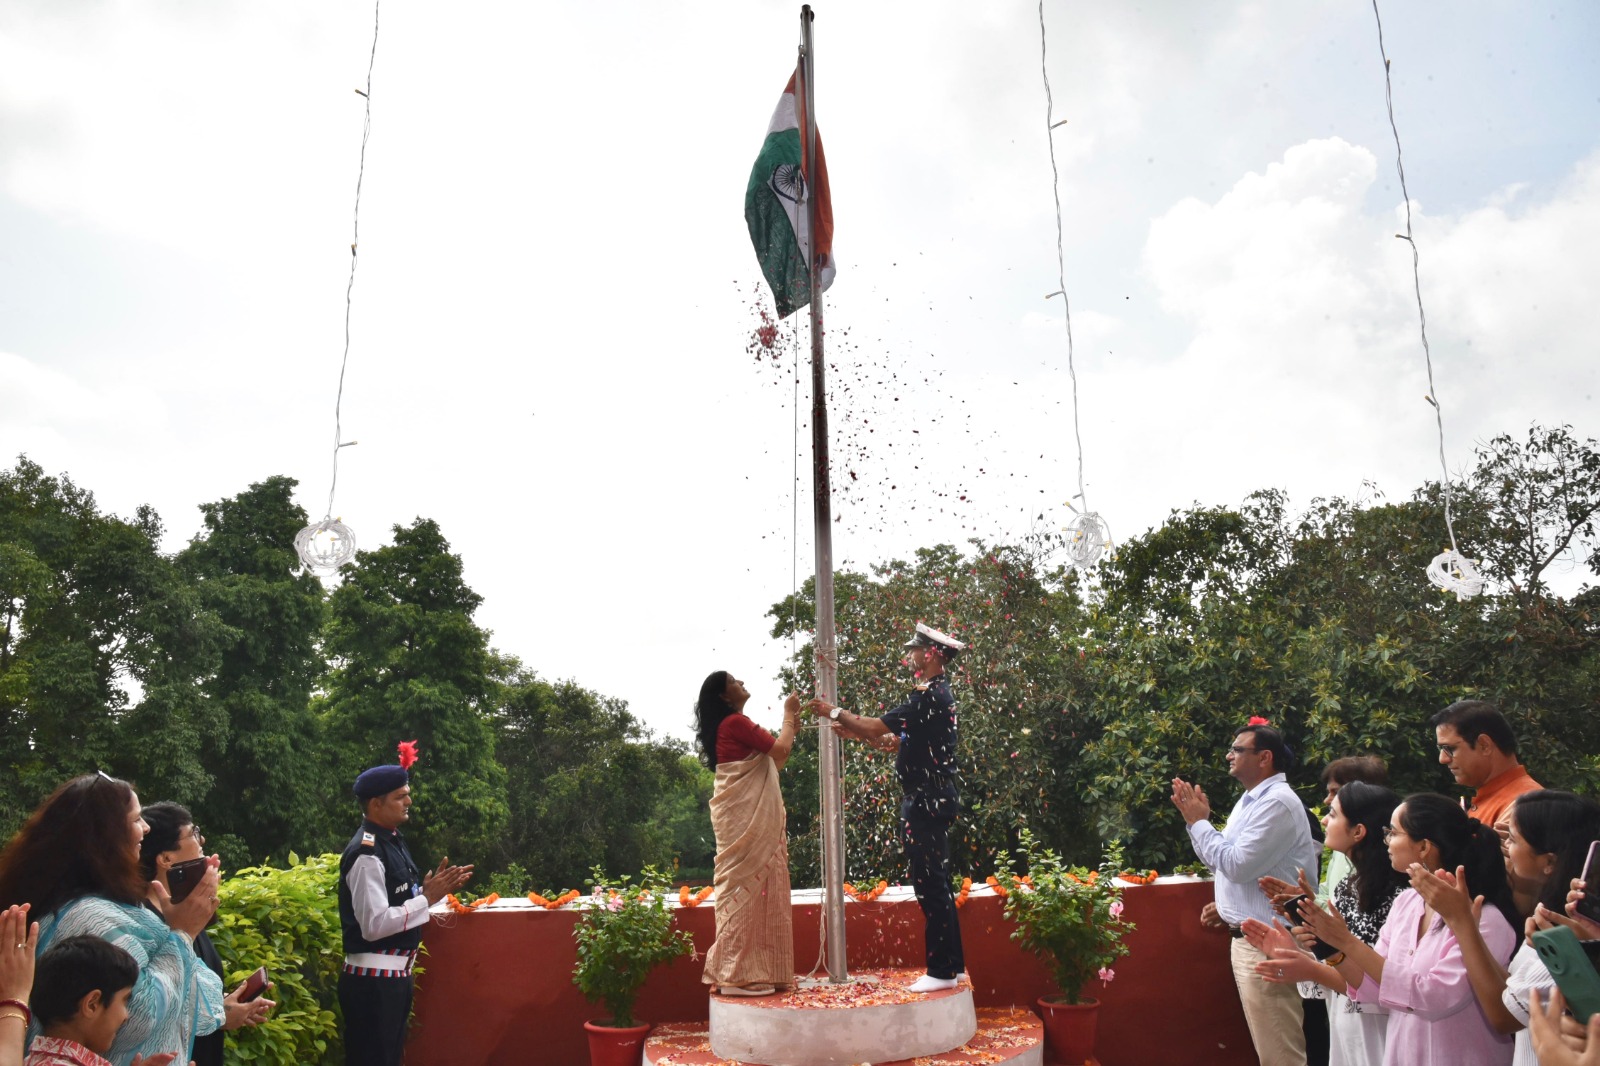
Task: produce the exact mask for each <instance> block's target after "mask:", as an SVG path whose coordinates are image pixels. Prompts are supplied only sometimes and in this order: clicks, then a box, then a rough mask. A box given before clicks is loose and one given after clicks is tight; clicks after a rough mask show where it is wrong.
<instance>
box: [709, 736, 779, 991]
mask: <svg viewBox="0 0 1600 1066" xmlns="http://www.w3.org/2000/svg"><path fill="white" fill-rule="evenodd" d="M785 822H786V819H785V816H784V810H783V794H782V793H781V792H779V790H778V765H777V764H776V763H774V762H773V761H772V759H771V757H770V756H767V755H764V754H762V753H761V752H755V753H754V754H751V755H749V756H748V757H746V758H743V759H740V760H739V761H738V762H732V763H728V762H724V763H718V764H717V786H716V791H715V792H713V793H712V795H711V827H712V829H713V830H714V831H715V832H716V835H717V864H716V874H715V879H714V882H713V883H714V884H715V886H716V893H715V896H714V897H713V906H714V908H715V910H716V915H717V940H716V943H714V944H713V945H712V946H711V950H710V951H708V952H706V969H705V974H704V975H703V976H702V977H701V980H702V981H703V982H704V983H705V984H708V985H718V986H721V985H752V984H759V983H768V984H775V985H792V984H793V983H794V933H793V929H792V926H791V924H790V918H789V845H788V842H787V840H786V839H785V837H784V828H785Z"/></svg>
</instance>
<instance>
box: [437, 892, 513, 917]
mask: <svg viewBox="0 0 1600 1066" xmlns="http://www.w3.org/2000/svg"><path fill="white" fill-rule="evenodd" d="M499 898H500V893H498V892H491V893H489V894H488V895H487V896H484V897H483V898H482V899H475V900H473V901H472V902H471V903H462V902H461V901H460V900H459V899H456V894H455V893H454V892H452V893H450V894H449V895H447V896H445V898H444V902H445V906H447V907H449V908H450V909H451V910H452V911H454V912H455V913H456V914H471V913H472V912H473V911H475V910H477V909H478V908H479V907H487V906H488V905H489V904H491V903H493V902H494V901H495V900H497V899H499Z"/></svg>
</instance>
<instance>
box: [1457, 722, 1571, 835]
mask: <svg viewBox="0 0 1600 1066" xmlns="http://www.w3.org/2000/svg"><path fill="white" fill-rule="evenodd" d="M1433 726H1434V736H1435V738H1436V739H1437V740H1438V742H1439V761H1440V762H1441V763H1443V764H1444V766H1445V768H1446V769H1448V770H1449V771H1450V774H1451V776H1452V777H1454V778H1455V779H1456V784H1458V785H1466V786H1467V787H1468V788H1471V789H1475V790H1476V791H1475V792H1474V793H1473V797H1472V806H1470V807H1468V808H1467V814H1468V815H1470V816H1471V817H1472V818H1474V819H1476V820H1477V821H1479V822H1482V823H1483V824H1484V825H1489V826H1493V827H1494V828H1495V829H1497V830H1499V832H1500V835H1501V836H1502V837H1504V836H1505V835H1506V833H1507V831H1508V830H1509V829H1510V823H1511V804H1512V802H1513V801H1514V800H1515V799H1516V798H1517V797H1518V796H1520V795H1522V794H1523V793H1524V792H1533V791H1535V790H1536V789H1541V788H1543V787H1544V786H1543V785H1541V784H1539V782H1537V781H1535V780H1534V779H1533V777H1532V775H1530V774H1529V773H1528V771H1527V770H1526V769H1525V768H1524V767H1523V765H1522V763H1521V762H1519V761H1518V760H1517V737H1516V734H1515V733H1513V732H1512V731H1511V723H1509V722H1507V721H1506V716H1505V715H1503V714H1501V713H1500V712H1499V710H1497V709H1496V708H1495V706H1494V704H1492V703H1485V702H1484V701H1483V700H1457V701H1456V702H1455V703H1452V704H1451V705H1450V706H1448V707H1446V708H1445V709H1444V710H1442V711H1440V712H1439V713H1438V714H1436V715H1434V716H1433Z"/></svg>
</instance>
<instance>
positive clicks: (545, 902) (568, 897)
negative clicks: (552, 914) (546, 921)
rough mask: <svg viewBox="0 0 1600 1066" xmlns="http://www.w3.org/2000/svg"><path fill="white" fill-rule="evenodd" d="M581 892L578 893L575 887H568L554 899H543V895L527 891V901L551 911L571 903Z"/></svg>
mask: <svg viewBox="0 0 1600 1066" xmlns="http://www.w3.org/2000/svg"><path fill="white" fill-rule="evenodd" d="M581 894H582V893H580V892H579V891H578V890H577V889H575V888H569V889H567V890H566V891H565V892H563V893H561V895H559V896H557V897H556V898H555V899H545V898H544V897H543V896H541V895H539V893H537V892H529V893H528V902H529V903H532V904H535V905H536V906H540V907H543V908H544V909H545V910H547V911H553V910H555V909H556V908H557V907H564V906H566V905H567V904H568V903H571V902H572V901H573V900H575V899H577V898H578V896H580V895H581Z"/></svg>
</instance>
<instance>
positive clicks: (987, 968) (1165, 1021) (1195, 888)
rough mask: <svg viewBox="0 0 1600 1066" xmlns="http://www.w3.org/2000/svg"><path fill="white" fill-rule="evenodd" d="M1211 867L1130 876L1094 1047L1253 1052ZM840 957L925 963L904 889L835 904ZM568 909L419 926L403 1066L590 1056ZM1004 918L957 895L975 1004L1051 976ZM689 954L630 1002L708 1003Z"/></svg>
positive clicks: (1230, 1056) (1020, 998)
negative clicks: (1184, 876) (1121, 942)
mask: <svg viewBox="0 0 1600 1066" xmlns="http://www.w3.org/2000/svg"><path fill="white" fill-rule="evenodd" d="M1210 899H1211V884H1210V882H1176V883H1171V884H1154V885H1147V886H1135V887H1131V888H1128V889H1127V890H1126V891H1125V892H1124V893H1123V900H1124V901H1125V903H1126V904H1127V914H1126V916H1127V917H1128V918H1129V919H1130V920H1131V921H1133V922H1134V923H1135V924H1137V925H1138V927H1139V928H1138V931H1137V932H1135V933H1133V934H1131V935H1130V936H1129V937H1128V944H1129V946H1130V947H1131V948H1132V951H1131V953H1130V954H1129V955H1128V957H1127V958H1124V959H1123V960H1121V961H1120V962H1119V963H1117V966H1116V979H1115V981H1113V982H1112V984H1111V985H1110V986H1108V987H1106V988H1104V989H1096V990H1094V993H1093V994H1094V995H1096V996H1097V997H1098V998H1099V999H1100V1000H1101V1002H1102V1004H1103V1006H1102V1008H1101V1014H1100V1036H1099V1050H1098V1055H1099V1058H1100V1060H1101V1061H1102V1063H1104V1066H1147V1064H1149V1063H1158V1062H1159V1063H1165V1064H1171V1066H1238V1064H1248V1063H1254V1062H1255V1061H1256V1058H1255V1053H1254V1051H1253V1049H1252V1048H1251V1046H1250V1036H1249V1032H1248V1031H1247V1030H1246V1029H1245V1024H1244V1015H1243V1014H1242V1013H1241V1012H1240V1009H1239V999H1238V994H1237V993H1236V992H1235V991H1234V987H1233V976H1232V973H1231V971H1230V970H1229V968H1228V937H1227V934H1225V933H1218V932H1215V931H1211V930H1206V929H1203V928H1201V926H1200V920H1199V916H1200V908H1201V907H1202V906H1203V905H1204V904H1206V903H1207V902H1209V901H1210ZM817 910H818V908H817V907H816V906H815V905H806V906H797V907H796V908H795V909H794V934H795V963H796V965H797V966H798V967H800V968H801V969H802V970H808V969H809V968H810V966H811V964H812V962H813V961H814V960H815V959H816V957H817V932H818V930H817ZM845 919H846V936H847V938H848V941H849V949H850V965H851V966H852V967H856V968H860V969H868V968H873V967H884V966H905V967H914V968H918V969H920V968H921V964H922V950H923V948H922V912H921V911H920V910H918V909H917V905H916V903H915V902H910V901H907V902H896V903H884V902H874V903H864V904H863V903H846V904H845ZM577 920H578V915H577V914H576V913H574V912H571V911H532V910H529V911H494V910H487V911H480V912H475V913H473V914H465V915H456V916H445V917H444V919H443V920H442V921H440V920H438V919H437V918H436V920H435V923H434V924H431V925H429V926H428V927H427V935H426V936H425V937H424V941H425V943H426V946H427V956H426V957H425V959H424V960H423V965H424V967H425V970H426V972H425V973H424V974H422V975H421V976H420V977H418V978H417V1005H416V1024H415V1027H414V1028H413V1030H412V1033H411V1040H410V1044H409V1046H408V1048H407V1051H406V1062H407V1063H408V1064H410V1066H523V1064H524V1063H530V1062H539V1063H548V1064H552V1066H586V1064H587V1062H588V1059H589V1051H588V1045H587V1043H586V1042H585V1037H584V1033H583V1022H584V1020H585V1019H588V1018H593V1017H596V1016H597V1015H598V1013H599V1011H598V1009H597V1008H595V1007H593V1006H591V1005H590V1004H589V1003H588V1001H587V1000H585V999H584V998H583V997H582V996H581V995H579V993H578V990H577V988H576V987H575V986H574V985H573V983H572V966H573V963H574V953H573V943H572V927H573V926H574V925H575V924H576V923H577ZM678 920H679V922H680V924H681V926H682V927H683V928H685V929H688V930H689V931H690V933H691V934H692V935H693V936H694V940H695V945H696V947H697V948H698V949H699V950H700V951H701V952H704V951H705V949H706V948H708V947H710V945H711V942H712V940H713V939H714V932H715V923H716V918H715V914H714V912H713V910H712V909H711V907H710V906H709V905H707V906H704V907H697V908H694V909H692V910H682V911H679V912H678ZM1010 932H1011V924H1010V923H1009V922H1008V921H1006V919H1005V917H1004V915H1002V914H1001V912H1000V901H999V900H998V899H995V898H994V897H990V896H978V897H974V898H973V899H971V900H970V901H969V902H968V903H967V905H966V906H965V907H963V908H962V909H961V939H962V945H963V947H964V948H965V949H966V955H967V970H968V973H969V974H970V975H971V977H972V982H973V992H974V995H975V997H976V999H977V1003H978V1005H979V1006H1009V1005H1013V1004H1015V1005H1021V1006H1028V1007H1031V1006H1032V1005H1033V1001H1034V1000H1035V999H1037V998H1038V997H1039V996H1043V995H1049V994H1051V993H1052V992H1053V991H1054V990H1053V989H1052V988H1051V987H1050V981H1049V978H1048V976H1047V975H1046V972H1045V970H1044V968H1043V967H1042V966H1041V965H1040V964H1039V963H1038V962H1037V961H1036V960H1035V959H1034V958H1033V957H1032V956H1029V955H1026V954H1024V953H1023V952H1022V951H1021V950H1020V949H1019V948H1018V947H1017V946H1016V945H1015V944H1013V943H1012V942H1011V940H1010ZM700 966H701V964H700V962H698V961H696V960H691V959H680V960H679V961H677V962H675V963H673V964H672V965H670V966H666V967H663V968H661V969H660V970H658V971H656V973H655V974H653V975H652V976H651V978H650V981H649V983H648V984H646V985H645V987H644V990H643V992H641V993H640V996H639V1002H638V1008H637V1012H636V1013H637V1014H638V1016H639V1017H640V1018H641V1019H647V1020H649V1021H655V1022H664V1021H699V1020H704V1019H705V1018H706V1016H707V1000H706V992H705V989H704V987H703V986H702V985H701V984H700Z"/></svg>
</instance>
